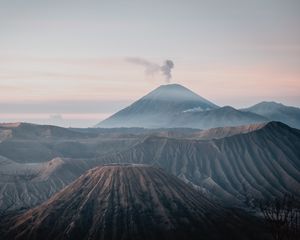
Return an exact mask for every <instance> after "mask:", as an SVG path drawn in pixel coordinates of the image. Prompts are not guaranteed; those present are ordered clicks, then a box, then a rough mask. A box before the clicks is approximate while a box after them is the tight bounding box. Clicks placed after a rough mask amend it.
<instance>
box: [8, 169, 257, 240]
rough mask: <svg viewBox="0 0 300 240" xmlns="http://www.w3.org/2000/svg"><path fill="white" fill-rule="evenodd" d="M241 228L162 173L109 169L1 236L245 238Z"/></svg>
mask: <svg viewBox="0 0 300 240" xmlns="http://www.w3.org/2000/svg"><path fill="white" fill-rule="evenodd" d="M244 224H246V222H245V221H244V220H243V219H240V217H237V216H236V215H235V214H233V213H231V212H228V211H226V210H224V209H223V208H221V207H220V206H218V205H216V204H214V203H213V202H212V201H210V200H208V199H207V198H206V197H204V196H202V194H200V193H199V192H198V191H196V190H195V189H193V188H192V187H191V186H189V185H187V184H185V183H184V182H182V181H181V180H179V179H178V178H176V177H174V176H171V175H168V174H165V173H164V172H163V171H162V170H161V169H157V168H153V167H149V166H143V165H125V166H124V165H110V166H103V167H97V168H94V169H92V170H89V171H88V172H87V173H86V174H84V175H83V176H81V177H80V178H79V179H77V180H76V181H75V182H73V183H72V184H70V185H69V186H67V187H66V188H64V189H63V190H62V191H60V192H59V193H57V194H56V195H54V196H53V197H52V198H51V199H49V200H48V201H47V202H45V203H43V204H42V205H40V206H38V207H37V208H34V209H32V210H29V211H27V212H25V213H23V214H21V215H19V216H17V217H16V218H13V219H11V220H9V221H8V222H6V226H7V229H9V231H8V233H7V234H5V235H4V237H5V239H30V240H35V239H44V240H47V239H81V240H83V239H90V240H93V239H98V240H102V239H103V240H107V239H110V240H117V239H128V240H129V239H131V240H135V239H136V240H137V239H145V240H148V239H153V240H154V239H199V238H201V239H249V235H248V234H249V233H248V232H247V231H244V230H243V231H242V229H241V228H242V227H243V226H245V225H244ZM246 228H248V229H249V230H250V229H251V228H252V226H249V225H246V226H245V229H246ZM250 231H251V230H250ZM256 239H257V238H256Z"/></svg>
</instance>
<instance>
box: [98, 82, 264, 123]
mask: <svg viewBox="0 0 300 240" xmlns="http://www.w3.org/2000/svg"><path fill="white" fill-rule="evenodd" d="M265 121H267V119H266V118H265V117H263V116H260V115H258V114H255V113H250V112H243V111H239V110H236V109H234V108H232V107H222V108H220V107H218V106H217V105H215V104H213V103H211V102H209V101H208V100H206V99H204V98H202V97H200V96H199V95H197V94H196V93H194V92H192V91H190V90H189V89H187V88H185V87H183V86H181V85H178V84H169V85H163V86H160V87H158V88H157V89H155V90H153V91H152V92H150V93H149V94H148V95H146V96H145V97H143V98H141V99H140V100H138V101H136V102H134V103H133V104H132V105H130V106H129V107H127V108H125V109H123V110H121V111H119V112H117V113H116V114H114V115H112V116H111V117H109V118H108V119H106V120H104V121H102V122H100V123H99V124H98V125H97V127H104V128H105V127H107V128H115V127H144V128H198V129H208V128H213V127H223V126H239V125H245V124H251V123H258V122H265Z"/></svg>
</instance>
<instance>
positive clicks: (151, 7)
mask: <svg viewBox="0 0 300 240" xmlns="http://www.w3.org/2000/svg"><path fill="white" fill-rule="evenodd" d="M299 24H300V1H299V0H284V1H283V0H251V1H249V0H227V1H224V0H207V1H202V0H151V1H146V0H126V1H124V0H123V1H116V0H107V1H104V0H98V1H96V0H84V1H79V0H68V1H67V0H26V1H24V0H0V122H8V121H27V122H35V123H48V124H49V123H50V124H57V125H62V126H72V127H89V126H93V125H94V124H96V123H98V122H99V121H100V120H102V119H104V118H106V117H108V116H109V115H111V114H112V113H114V112H116V111H118V110H120V109H122V108H123V107H125V106H127V105H129V104H130V103H132V102H133V101H135V100H137V99H138V98H140V97H142V96H143V95H145V94H147V93H148V92H149V91H151V90H153V89H155V88H156V87H158V86H159V85H161V84H166V83H165V78H164V76H163V74H160V73H157V74H153V75H146V74H145V68H144V67H143V66H142V65H138V64H134V63H133V62H130V61H128V59H132V58H136V59H143V60H145V61H148V62H153V63H155V64H157V65H159V66H160V65H162V64H163V62H164V61H165V60H167V59H170V60H172V61H173V62H174V68H173V69H172V79H171V83H179V84H182V85H184V86H186V87H188V88H190V89H191V90H193V91H195V92H196V93H198V94H199V95H201V96H202V97H204V98H207V99H208V100H210V101H212V102H214V103H216V104H217V105H220V106H225V105H231V106H233V107H236V108H241V107H248V106H250V105H253V104H255V103H258V102H260V101H276V102H281V103H283V104H286V105H292V106H297V107H300V28H299Z"/></svg>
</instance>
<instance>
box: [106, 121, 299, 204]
mask: <svg viewBox="0 0 300 240" xmlns="http://www.w3.org/2000/svg"><path fill="white" fill-rule="evenodd" d="M108 161H114V162H134V163H146V164H154V165H158V166H160V167H162V168H163V169H165V170H166V171H167V172H169V173H172V174H173V175H175V176H179V177H181V178H182V179H184V180H185V181H186V182H190V183H192V184H194V185H195V186H196V187H198V188H199V189H201V190H202V191H203V192H206V193H207V194H208V195H211V196H212V197H216V198H217V199H222V201H223V202H228V203H229V204H233V203H241V202H244V203H246V204H252V203H253V201H254V200H258V199H267V198H273V197H282V196H283V195H284V194H286V193H289V194H293V195H295V196H296V197H298V198H299V197H300V191H299V189H300V131H299V130H296V129H292V128H290V127H288V126H286V125H284V124H282V123H278V122H271V123H268V124H266V125H264V126H263V127H261V128H257V130H255V129H254V131H252V132H248V133H243V134H236V135H233V136H229V137H225V138H221V139H214V140H207V141H203V140H187V139H171V138H163V137H161V138H159V137H149V138H146V139H145V140H144V141H143V142H141V143H139V144H137V145H135V146H134V147H132V148H130V149H128V150H127V151H123V152H121V153H119V154H116V155H115V156H111V160H108Z"/></svg>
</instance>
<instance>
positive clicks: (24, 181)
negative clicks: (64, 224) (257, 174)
mask: <svg viewBox="0 0 300 240" xmlns="http://www.w3.org/2000/svg"><path fill="white" fill-rule="evenodd" d="M93 166H95V163H94V164H93V163H92V162H90V161H84V160H75V159H72V160H71V159H63V158H54V159H52V160H50V161H48V162H44V163H29V164H21V163H16V162H14V161H12V160H9V159H7V158H5V157H1V156H0V215H1V213H5V212H8V211H15V210H19V209H23V208H29V207H32V206H36V205H37V204H40V203H41V202H43V201H45V200H47V199H49V198H50V197H51V196H52V195H53V194H54V193H56V192H57V191H59V190H61V189H62V188H63V187H65V186H66V185H68V184H69V183H70V182H72V181H74V180H75V179H76V178H77V177H78V176H80V175H81V174H82V173H83V172H84V171H86V170H88V169H90V168H91V167H93Z"/></svg>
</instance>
